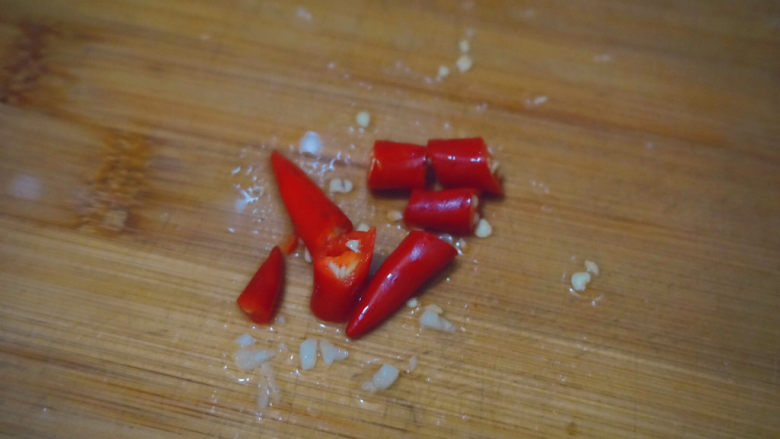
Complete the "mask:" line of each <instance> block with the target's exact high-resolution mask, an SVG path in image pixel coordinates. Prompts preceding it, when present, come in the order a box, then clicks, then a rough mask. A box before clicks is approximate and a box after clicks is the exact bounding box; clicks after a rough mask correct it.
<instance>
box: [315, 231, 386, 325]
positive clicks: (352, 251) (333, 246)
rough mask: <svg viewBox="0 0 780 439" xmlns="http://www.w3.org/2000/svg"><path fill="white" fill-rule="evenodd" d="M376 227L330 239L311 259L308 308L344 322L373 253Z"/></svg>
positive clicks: (364, 279)
mask: <svg viewBox="0 0 780 439" xmlns="http://www.w3.org/2000/svg"><path fill="white" fill-rule="evenodd" d="M375 240H376V229H370V230H369V231H367V232H357V231H355V232H349V233H345V234H343V235H341V236H339V237H337V238H334V239H333V240H331V241H330V242H329V243H328V245H327V246H326V248H325V250H324V252H323V253H321V254H320V255H319V256H318V257H316V258H315V259H314V292H313V293H312V295H311V311H312V312H313V313H314V315H315V316H317V317H318V318H320V319H322V320H326V321H329V322H345V321H347V319H348V318H349V316H350V314H351V313H352V310H353V309H354V308H355V305H356V304H357V302H358V299H359V298H360V291H361V289H362V287H363V286H364V284H365V282H366V278H367V277H368V270H369V268H370V267H371V258H372V257H373V255H374V242H375Z"/></svg>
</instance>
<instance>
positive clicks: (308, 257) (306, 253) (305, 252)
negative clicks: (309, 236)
mask: <svg viewBox="0 0 780 439" xmlns="http://www.w3.org/2000/svg"><path fill="white" fill-rule="evenodd" d="M303 260H304V261H306V262H308V263H310V264H311V253H309V249H308V248H304V249H303Z"/></svg>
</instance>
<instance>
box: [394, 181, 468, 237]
mask: <svg viewBox="0 0 780 439" xmlns="http://www.w3.org/2000/svg"><path fill="white" fill-rule="evenodd" d="M478 205H479V193H478V191H477V190H476V189H467V188H460V189H443V190H440V191H421V190H419V189H415V190H413V191H412V195H411V196H410V197H409V203H408V204H407V205H406V209H404V222H405V223H406V225H408V226H415V227H421V228H423V229H426V230H436V231H439V232H446V233H452V234H456V235H470V234H471V233H473V232H474V226H475V225H476V224H477V221H479V214H478V213H477V206H478Z"/></svg>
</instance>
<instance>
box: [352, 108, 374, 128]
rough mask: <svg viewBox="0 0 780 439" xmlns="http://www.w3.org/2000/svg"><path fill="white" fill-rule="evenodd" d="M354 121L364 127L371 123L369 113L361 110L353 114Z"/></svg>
mask: <svg viewBox="0 0 780 439" xmlns="http://www.w3.org/2000/svg"><path fill="white" fill-rule="evenodd" d="M355 122H357V124H358V125H360V126H361V127H363V128H365V127H367V126H368V125H369V124H370V123H371V115H370V114H369V113H368V112H367V111H361V112H360V113H358V114H357V116H355Z"/></svg>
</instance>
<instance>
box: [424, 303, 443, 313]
mask: <svg viewBox="0 0 780 439" xmlns="http://www.w3.org/2000/svg"><path fill="white" fill-rule="evenodd" d="M425 310H426V311H429V310H430V311H433V312H435V313H436V314H442V313H444V310H443V309H441V307H440V306H439V305H436V304H435V303H431V304H430V305H425Z"/></svg>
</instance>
